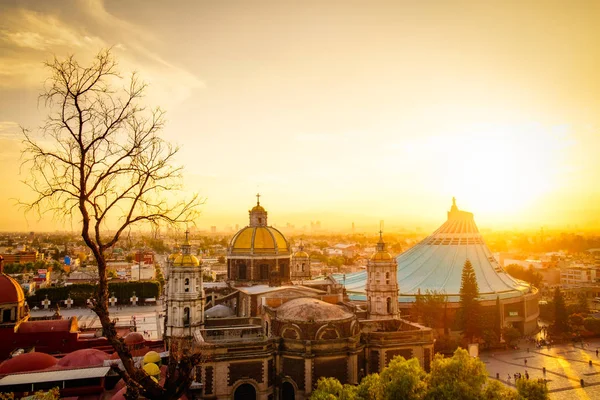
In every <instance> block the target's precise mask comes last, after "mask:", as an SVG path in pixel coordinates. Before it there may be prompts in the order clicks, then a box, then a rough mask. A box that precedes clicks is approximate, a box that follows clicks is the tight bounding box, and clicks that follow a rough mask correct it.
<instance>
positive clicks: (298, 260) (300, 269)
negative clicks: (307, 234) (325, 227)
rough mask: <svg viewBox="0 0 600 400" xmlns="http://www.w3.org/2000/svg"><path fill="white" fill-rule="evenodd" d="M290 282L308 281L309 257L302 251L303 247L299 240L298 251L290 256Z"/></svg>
mask: <svg viewBox="0 0 600 400" xmlns="http://www.w3.org/2000/svg"><path fill="white" fill-rule="evenodd" d="M291 270H292V276H291V278H292V280H293V281H302V280H310V256H309V255H308V253H307V252H305V251H304V245H303V244H302V240H300V246H299V247H298V251H297V252H295V253H294V254H292V268H291Z"/></svg>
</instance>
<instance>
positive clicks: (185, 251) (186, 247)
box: [181, 229, 192, 254]
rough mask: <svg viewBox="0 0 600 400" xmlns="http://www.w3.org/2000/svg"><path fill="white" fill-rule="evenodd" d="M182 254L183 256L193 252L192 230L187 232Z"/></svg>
mask: <svg viewBox="0 0 600 400" xmlns="http://www.w3.org/2000/svg"><path fill="white" fill-rule="evenodd" d="M181 252H182V253H183V254H191V252H192V245H191V244H190V230H189V229H186V230H185V242H183V245H181Z"/></svg>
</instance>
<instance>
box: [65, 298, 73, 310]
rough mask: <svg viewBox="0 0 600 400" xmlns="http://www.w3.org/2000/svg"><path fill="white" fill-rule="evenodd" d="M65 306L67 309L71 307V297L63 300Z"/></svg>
mask: <svg viewBox="0 0 600 400" xmlns="http://www.w3.org/2000/svg"><path fill="white" fill-rule="evenodd" d="M65 304H66V305H67V308H71V306H72V305H73V299H72V298H71V296H69V298H68V299H66V300H65Z"/></svg>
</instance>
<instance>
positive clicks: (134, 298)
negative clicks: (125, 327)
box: [129, 292, 138, 306]
mask: <svg viewBox="0 0 600 400" xmlns="http://www.w3.org/2000/svg"><path fill="white" fill-rule="evenodd" d="M129 301H131V305H132V306H137V301H138V298H137V296H136V295H135V292H133V296H131V297H130V298H129Z"/></svg>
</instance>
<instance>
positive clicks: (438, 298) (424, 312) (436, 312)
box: [413, 289, 448, 328]
mask: <svg viewBox="0 0 600 400" xmlns="http://www.w3.org/2000/svg"><path fill="white" fill-rule="evenodd" d="M415 297H416V301H415V303H414V305H413V310H414V313H415V314H416V316H417V318H418V320H419V321H420V322H421V323H423V324H425V325H426V326H429V327H431V328H446V325H447V322H446V321H447V318H446V305H447V303H448V296H446V294H445V293H444V292H442V291H437V290H430V289H427V291H426V292H425V294H421V291H420V290H419V291H418V293H417V295H416V296H415Z"/></svg>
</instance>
